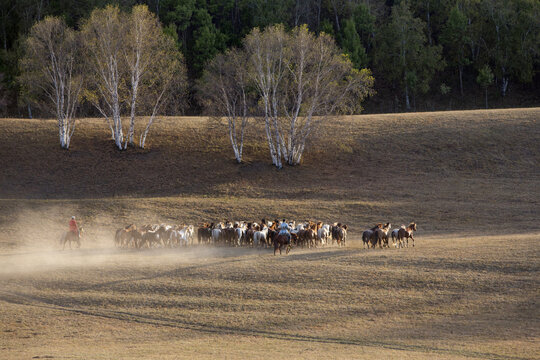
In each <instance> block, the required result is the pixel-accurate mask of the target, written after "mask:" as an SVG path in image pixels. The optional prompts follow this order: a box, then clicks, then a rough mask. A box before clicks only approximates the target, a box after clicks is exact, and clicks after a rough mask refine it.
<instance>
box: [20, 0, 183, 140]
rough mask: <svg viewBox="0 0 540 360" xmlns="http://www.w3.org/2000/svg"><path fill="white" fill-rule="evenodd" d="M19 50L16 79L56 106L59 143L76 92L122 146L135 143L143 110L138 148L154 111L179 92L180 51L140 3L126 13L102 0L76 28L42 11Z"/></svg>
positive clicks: (69, 127)
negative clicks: (124, 121)
mask: <svg viewBox="0 0 540 360" xmlns="http://www.w3.org/2000/svg"><path fill="white" fill-rule="evenodd" d="M24 50H25V54H24V56H23V58H22V59H21V70H22V76H21V82H22V83H23V84H24V85H25V89H26V95H27V97H28V98H30V99H33V100H35V102H36V103H38V104H45V105H47V106H48V107H49V108H51V109H52V110H53V112H54V113H55V114H56V117H57V119H58V127H59V131H60V144H61V146H62V147H63V148H66V149H67V148H69V143H70V140H71V136H72V135H73V131H74V130H75V118H74V114H75V112H76V110H77V108H78V105H79V104H80V102H81V101H83V100H84V101H87V102H89V103H90V104H92V105H93V106H94V107H95V108H96V109H97V110H98V111H99V113H101V114H102V115H103V117H104V118H105V119H106V121H107V123H108V124H109V127H110V130H111V136H112V138H113V140H114V142H115V145H116V146H117V147H118V149H120V150H123V149H126V148H127V147H128V145H135V140H134V138H135V118H136V116H139V115H147V114H150V116H149V119H148V122H147V124H146V126H145V127H144V130H142V131H141V134H140V136H139V141H138V145H139V146H140V147H142V148H144V146H145V143H146V138H147V135H148V132H149V130H150V127H151V125H152V123H153V122H154V120H155V118H156V116H158V115H159V114H161V112H162V111H163V110H164V109H165V108H166V106H167V104H168V103H169V102H170V101H171V100H172V99H173V98H174V95H176V96H177V97H179V99H175V100H176V101H180V102H181V101H182V97H183V96H184V94H183V93H184V92H185V88H186V68H185V65H184V62H183V57H182V55H181V53H180V52H179V50H178V48H177V46H176V44H175V41H174V39H173V38H171V37H170V36H168V35H166V34H165V33H164V31H163V29H162V26H161V23H160V22H159V20H158V19H157V17H156V16H155V15H154V14H153V13H152V12H150V11H149V10H148V7H147V6H146V5H138V6H134V7H133V8H132V10H131V12H130V13H127V12H123V11H121V10H120V9H119V8H118V7H117V6H110V5H109V6H107V7H105V8H103V9H96V10H94V11H92V13H91V14H90V17H89V18H88V19H86V20H85V21H84V22H83V23H82V26H81V30H80V31H75V30H72V29H70V28H69V27H67V26H66V24H65V23H64V22H63V21H62V20H61V19H60V18H58V17H47V18H45V19H44V20H42V21H40V22H38V23H37V24H36V25H34V27H33V28H32V30H31V32H30V34H29V36H28V38H27V39H26V41H25V47H24ZM126 117H127V118H128V119H129V128H128V131H127V134H124V127H123V124H122V119H123V118H126Z"/></svg>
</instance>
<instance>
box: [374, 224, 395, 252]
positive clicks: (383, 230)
mask: <svg viewBox="0 0 540 360" xmlns="http://www.w3.org/2000/svg"><path fill="white" fill-rule="evenodd" d="M391 226H392V225H391V224H390V223H386V224H384V225H383V226H382V227H379V225H377V226H376V227H375V230H374V231H373V232H372V234H371V237H370V239H369V242H370V243H371V247H373V248H374V247H375V245H377V244H379V247H380V248H382V247H383V244H384V245H386V246H388V231H389V230H390V227H391Z"/></svg>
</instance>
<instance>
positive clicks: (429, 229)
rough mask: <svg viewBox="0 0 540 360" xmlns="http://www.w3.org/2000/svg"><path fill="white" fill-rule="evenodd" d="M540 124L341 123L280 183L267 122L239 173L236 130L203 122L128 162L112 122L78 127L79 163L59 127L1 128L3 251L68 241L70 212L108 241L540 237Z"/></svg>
mask: <svg viewBox="0 0 540 360" xmlns="http://www.w3.org/2000/svg"><path fill="white" fill-rule="evenodd" d="M539 118H540V109H538V108H535V109H513V110H491V111H457V112H438V113H415V114H397V115H366V116H354V117H346V118H340V119H335V120H333V121H331V122H329V123H327V124H324V125H323V126H322V128H321V129H320V131H319V136H318V137H316V138H313V139H312V142H311V143H310V148H309V149H308V150H307V151H306V156H305V159H304V162H303V164H302V165H301V166H298V167H286V168H284V169H283V170H281V171H278V170H276V169H275V168H274V167H273V166H271V164H270V161H269V156H268V149H267V145H266V141H265V139H264V136H263V130H262V126H261V124H256V123H254V124H252V126H251V127H250V129H249V135H248V137H247V143H246V149H245V160H246V162H245V163H244V164H241V165H237V164H235V162H234V161H233V156H232V151H231V149H230V145H229V143H228V139H227V137H226V132H225V131H226V129H225V127H224V125H223V124H218V123H216V122H215V121H211V120H208V119H205V118H167V119H164V120H161V121H159V122H158V123H157V124H156V125H155V126H154V127H153V128H152V131H151V134H150V139H149V146H148V148H147V149H145V150H140V149H130V150H128V151H125V152H119V151H117V150H116V149H115V148H114V146H113V143H112V141H111V140H110V136H109V133H108V131H109V130H108V128H107V126H106V124H105V123H104V121H103V120H101V119H83V120H81V121H79V123H78V124H77V130H76V132H75V135H74V137H73V140H72V148H71V149H70V150H69V151H64V150H62V149H60V147H59V146H58V140H57V129H56V127H55V122H54V121H53V120H46V121H45V120H22V119H3V120H0V152H1V154H2V158H1V169H2V172H1V173H0V183H1V185H2V186H0V198H2V200H1V201H0V221H1V225H2V226H3V227H4V229H6V231H5V232H4V235H1V236H0V238H1V239H0V240H1V241H2V242H4V243H9V242H13V236H19V235H20V232H21V229H24V232H25V233H28V232H31V231H33V230H32V229H33V228H34V227H30V229H28V227H27V226H25V224H26V223H27V222H28V221H30V222H32V223H34V222H37V224H41V227H42V228H47V229H48V230H51V231H54V232H55V235H54V236H56V234H57V233H58V231H60V230H58V229H59V227H63V226H64V224H63V223H64V222H66V219H67V218H68V217H69V216H70V215H71V214H76V215H78V216H79V218H80V219H81V221H82V222H83V223H85V224H86V225H92V228H93V229H97V228H100V229H105V230H106V231H110V230H111V229H113V228H115V227H117V226H118V225H119V224H124V223H127V222H132V221H137V222H142V221H171V222H184V221H185V222H201V221H206V220H222V219H226V218H227V219H259V218H261V217H263V216H265V217H276V216H277V217H280V218H281V217H293V218H296V219H322V220H325V221H338V220H339V221H343V222H346V223H349V224H350V225H351V227H352V230H353V233H355V232H356V233H357V232H358V231H360V230H361V229H363V228H365V227H366V226H368V225H369V224H371V223H373V222H379V221H391V222H392V223H395V224H398V223H399V224H401V223H405V222H408V221H411V220H414V221H416V222H417V223H418V224H419V226H420V229H421V230H422V231H423V232H424V233H434V232H435V233H436V232H451V233H462V232H467V233H468V232H472V233H485V232H493V233H495V232H499V231H500V230H502V229H505V230H510V231H518V232H521V231H524V230H531V229H533V230H534V229H540V224H538V223H537V221H535V220H536V218H537V214H538V209H539V206H538V205H539V200H538V199H539V198H540V196H539V195H540V190H539V189H540V166H539V164H540V146H538V144H539V140H540V124H539V121H538V119H539ZM139 126H142V123H141V124H139ZM21 223H22V225H21ZM60 224H61V225H60ZM94 231H97V230H94ZM10 238H11V239H10Z"/></svg>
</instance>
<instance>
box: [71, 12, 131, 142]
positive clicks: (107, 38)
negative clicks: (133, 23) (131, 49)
mask: <svg viewBox="0 0 540 360" xmlns="http://www.w3.org/2000/svg"><path fill="white" fill-rule="evenodd" d="M126 22H127V17H126V15H125V14H124V13H122V12H120V9H119V8H118V7H116V6H111V5H109V6H107V7H106V8H104V9H96V10H94V11H92V13H91V14H90V17H89V18H88V19H87V20H86V21H85V22H84V23H83V25H82V29H81V31H82V36H83V41H84V46H85V52H86V57H85V58H86V60H87V67H88V70H89V72H90V73H91V74H92V76H90V79H91V81H90V87H89V91H88V92H87V99H88V100H89V101H90V102H91V103H92V104H93V105H94V106H95V107H96V109H97V110H98V111H99V112H100V113H101V114H102V115H103V116H104V117H105V119H106V120H107V122H108V124H109V127H110V129H111V133H112V137H113V139H114V142H115V145H116V146H117V147H118V149H120V150H122V149H123V148H124V147H123V145H122V143H123V140H124V133H123V129H122V117H121V115H122V105H123V102H124V101H125V97H126V86H127V84H125V83H123V82H122V80H123V79H125V75H126V66H125V61H124V56H123V50H124V46H125V41H126V36H125V33H126V30H125V27H126Z"/></svg>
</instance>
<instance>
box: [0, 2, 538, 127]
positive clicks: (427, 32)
mask: <svg viewBox="0 0 540 360" xmlns="http://www.w3.org/2000/svg"><path fill="white" fill-rule="evenodd" d="M108 4H114V5H118V6H119V7H120V9H123V10H125V11H129V10H130V9H131V8H132V7H133V6H134V5H139V4H144V5H147V6H148V9H149V10H150V11H151V12H153V13H154V14H155V15H156V17H157V19H159V21H160V23H161V25H162V29H163V32H164V33H165V34H166V35H168V36H169V37H170V38H172V39H173V40H174V43H175V44H176V47H177V49H178V50H179V52H178V53H179V54H181V55H182V57H183V59H184V60H185V65H186V77H185V79H186V80H185V81H186V84H185V86H186V89H187V90H186V92H187V96H186V98H187V100H186V104H185V106H179V107H176V108H173V110H171V112H173V113H175V114H178V113H180V114H192V115H199V114H202V113H203V110H204V106H203V104H202V103H201V101H200V98H199V97H198V96H197V83H199V82H200V79H201V78H203V73H204V69H205V67H206V66H207V65H208V64H209V62H210V61H211V60H212V59H214V58H215V57H216V56H217V55H218V54H220V53H223V52H225V51H226V50H227V49H231V48H233V47H239V46H242V41H243V39H244V38H245V37H246V36H247V35H248V34H250V32H252V30H253V29H254V28H257V27H258V28H260V29H264V28H267V27H268V26H270V25H274V24H283V26H284V27H285V29H287V30H292V29H295V28H298V27H300V26H302V25H306V26H307V29H309V31H310V32H313V33H314V34H321V33H325V34H326V35H328V36H330V37H332V38H333V40H334V41H335V42H336V44H337V45H338V46H339V48H340V49H341V50H342V52H343V53H345V54H346V55H347V56H348V58H349V59H350V61H351V62H352V64H353V66H354V67H355V68H356V69H364V68H367V69H370V70H371V73H372V75H373V77H374V79H375V82H374V90H375V91H374V92H373V93H372V94H371V95H370V96H369V98H368V99H367V100H366V101H365V102H364V103H363V105H362V106H363V108H364V111H365V112H371V113H381V112H401V111H430V110H453V109H469V108H483V107H515V106H534V105H538V103H539V100H540V87H539V85H538V84H539V83H540V82H539V81H538V80H539V69H540V66H539V65H540V56H539V51H540V2H538V1H537V0H403V1H398V0H386V1H382V0H380V1H378V0H273V1H269V0H147V1H135V0H120V1H111V0H86V1H83V0H1V1H0V24H1V25H0V26H1V29H0V41H1V43H0V45H1V50H0V112H1V114H0V115H2V116H15V117H32V115H33V116H39V115H42V114H40V109H33V108H32V107H31V106H30V104H29V103H28V102H27V101H26V96H24V94H23V91H22V90H23V89H22V88H21V84H20V81H19V80H20V76H21V66H20V60H21V58H22V56H23V48H24V41H25V38H26V37H27V36H28V35H29V33H30V30H31V28H32V26H33V25H34V24H35V23H36V22H39V21H40V20H43V19H44V18H45V17H47V16H49V15H50V16H57V17H61V18H62V19H63V20H64V21H65V23H66V24H67V25H68V26H69V27H71V28H72V29H75V30H79V28H80V27H81V24H82V23H83V22H84V21H85V19H87V18H88V17H89V16H90V14H91V13H92V11H93V10H94V9H97V8H98V9H99V8H104V7H105V6H106V5H108ZM79 112H80V114H79V115H81V116H86V115H88V116H90V115H99V114H97V113H96V110H95V107H92V106H90V105H88V104H86V105H85V104H83V105H82V106H81V108H80V110H79Z"/></svg>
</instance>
